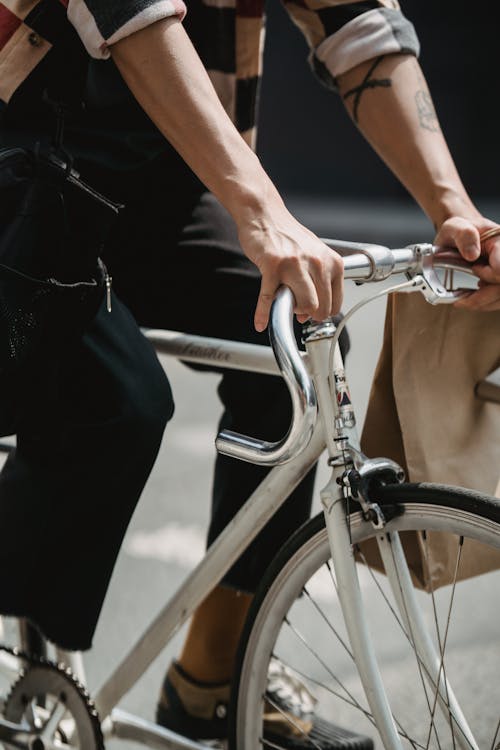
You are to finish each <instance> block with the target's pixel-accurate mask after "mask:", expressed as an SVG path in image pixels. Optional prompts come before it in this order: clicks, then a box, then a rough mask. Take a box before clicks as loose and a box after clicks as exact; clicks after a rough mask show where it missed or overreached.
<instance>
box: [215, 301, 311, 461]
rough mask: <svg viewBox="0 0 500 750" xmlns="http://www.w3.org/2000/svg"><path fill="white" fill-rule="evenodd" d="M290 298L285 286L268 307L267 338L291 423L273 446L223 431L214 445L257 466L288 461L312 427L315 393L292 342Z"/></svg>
mask: <svg viewBox="0 0 500 750" xmlns="http://www.w3.org/2000/svg"><path fill="white" fill-rule="evenodd" d="M293 307H294V299H293V295H292V293H291V291H290V290H289V289H288V288H287V287H281V289H280V290H279V291H278V294H277V295H276V299H275V300H274V302H273V306H272V308H271V316H270V321H269V338H270V340H271V346H272V349H273V352H274V356H275V357H276V361H277V363H278V367H279V368H280V371H281V374H282V375H283V378H284V380H285V382H286V384H287V386H288V390H289V391H290V396H291V399H292V423H291V425H290V429H289V430H288V434H287V435H286V436H285V437H284V438H283V439H282V440H279V441H277V442H275V443H270V442H268V441H266V440H257V439H255V438H251V437H246V436H245V435H240V434H239V433H238V432H232V431H231V430H223V431H222V432H220V433H219V435H218V437H217V440H216V441H215V445H216V448H217V450H218V451H219V453H224V454H225V455H226V456H233V457H234V458H240V459H242V460H243V461H250V462H252V463H256V464H259V465H261V466H275V465H277V464H283V463H286V462H287V461H290V460H291V459H292V458H294V456H296V455H297V454H298V453H300V451H302V450H303V449H304V448H305V447H307V445H308V443H309V440H310V439H311V435H312V433H313V430H314V425H315V424H316V415H317V402H316V393H315V390H314V386H313V384H312V381H311V378H310V377H309V373H308V372H307V370H306V368H305V366H304V362H303V361H302V357H301V356H300V352H299V350H298V347H297V342H296V341H295V335H294V331H293Z"/></svg>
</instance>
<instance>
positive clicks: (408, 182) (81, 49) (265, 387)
mask: <svg viewBox="0 0 500 750" xmlns="http://www.w3.org/2000/svg"><path fill="white" fill-rule="evenodd" d="M42 3H45V4H47V3H50V0H41V3H39V4H37V5H35V6H33V5H32V4H26V3H24V2H21V0H8V2H6V1H5V0H4V1H3V2H2V3H0V30H1V34H0V40H1V41H0V45H2V49H1V50H0V99H2V100H3V102H4V107H3V111H2V119H1V126H0V133H1V144H2V145H5V146H8V145H12V144H15V145H20V144H24V143H26V144H32V143H33V142H34V141H39V142H40V141H41V142H49V141H50V138H51V134H52V131H53V116H52V111H51V107H50V99H54V98H57V92H58V90H60V89H61V88H64V86H63V83H64V81H68V80H70V81H71V87H72V92H73V94H74V100H75V101H74V102H73V103H72V105H73V106H72V107H71V108H69V111H68V113H67V117H66V128H65V130H66V133H65V145H66V147H67V149H68V150H69V151H70V152H71V153H72V155H73V156H74V159H75V165H76V166H77V167H78V170H79V171H80V172H81V174H82V175H83V176H84V177H85V179H86V180H87V181H88V182H90V183H91V184H92V185H94V186H95V187H97V188H98V189H100V190H101V191H102V192H103V193H105V194H107V195H109V196H110V197H112V198H114V199H115V200H117V201H120V202H122V203H123V204H124V205H125V208H124V210H123V211H122V212H121V215H120V217H119V220H118V223H117V225H116V227H115V228H114V231H113V233H112V235H111V236H110V238H109V242H108V244H107V247H106V260H107V263H108V266H109V268H110V271H111V273H112V275H113V279H114V288H115V290H116V294H115V295H113V303H112V312H111V313H108V312H107V311H106V310H105V309H104V308H103V309H101V310H100V311H99V313H98V315H97V316H96V319H95V320H94V321H93V323H92V325H91V326H90V328H89V330H88V331H87V332H86V334H85V336H84V337H83V338H82V339H81V340H80V341H78V342H75V343H74V344H73V345H72V346H71V347H70V348H68V351H67V353H66V356H65V361H64V363H63V366H62V370H61V373H60V378H59V382H58V384H57V393H55V394H54V396H53V398H52V399H50V400H45V401H44V402H42V403H40V402H39V401H37V400H36V398H35V395H36V394H33V399H32V404H30V410H29V417H28V418H27V419H26V422H25V423H24V424H23V425H22V429H20V430H19V432H18V436H17V446H16V449H15V451H14V452H13V453H12V454H11V455H10V456H9V459H8V461H7V464H6V466H5V468H4V470H3V472H2V475H1V476H0V493H1V503H0V525H1V528H3V529H8V530H9V534H8V535H7V538H6V539H5V540H3V543H2V545H1V546H0V576H1V578H0V592H1V594H0V610H1V611H2V612H4V613H7V614H14V615H22V616H27V617H29V618H30V619H32V620H33V621H34V622H36V623H37V624H38V625H39V627H40V628H41V630H42V631H43V633H44V634H45V635H46V636H47V637H48V638H49V639H50V640H52V641H54V642H56V643H58V644H60V645H61V646H62V647H64V648H67V649H77V650H82V649H86V648H89V647H90V646H91V642H92V636H93V633H94V629H95V626H96V622H97V618H98V615H99V611H100V608H101V605H102V601H103V598H104V596H105V593H106V588H107V585H108V582H109V578H110V575H111V572H112V569H113V565H114V562H115V559H116V555H117V553H118V550H119V547H120V544H121V541H122V538H123V534H124V532H125V529H126V527H127V524H128V521H129V519H130V516H131V514H132V512H133V509H134V507H135V504H136V502H137V500H138V498H139V495H140V493H141V490H142V487H143V485H144V483H145V481H146V479H147V476H148V474H149V471H150V469H151V466H152V464H153V462H154V459H155V456H156V452H157V449H158V446H159V443H160V440H161V437H162V434H163V430H164V427H165V424H166V423H167V421H168V420H169V419H170V417H171V416H172V411H173V401H172V396H171V394H170V390H169V386H168V382H167V381H166V379H165V377H164V374H163V372H162V371H161V369H160V367H159V365H158V363H157V361H156V359H155V357H154V354H153V352H152V351H151V349H150V347H149V345H148V344H147V342H146V341H145V340H144V338H143V337H142V336H141V335H140V332H139V329H138V327H137V323H138V324H139V325H145V326H148V325H150V326H155V327H167V328H173V329H175V328H177V329H180V330H184V331H187V332H193V333H199V334H207V335H212V336H214V335H215V336H219V337H224V338H235V339H238V340H245V341H251V342H259V343H260V342H263V341H264V340H265V334H264V330H265V328H266V325H267V321H268V316H269V309H270V305H271V302H272V299H273V296H274V293H275V292H276V290H277V288H278V287H279V286H280V285H281V284H287V285H288V286H290V287H291V289H292V291H293V293H294V297H295V314H296V318H297V321H298V322H299V323H300V322H304V321H305V320H307V319H308V318H309V317H312V318H314V319H322V318H325V317H327V316H329V315H334V314H337V313H338V312H339V310H340V305H341V301H342V273H341V260H340V258H339V257H338V256H337V255H336V254H335V253H333V252H331V251H330V250H329V249H328V248H326V246H324V245H323V243H321V241H320V240H318V239H317V238H316V237H315V236H314V235H313V234H312V233H311V232H309V231H308V230H307V229H306V228H305V227H303V226H301V225H300V224H299V223H298V222H297V221H296V220H295V219H294V218H293V217H292V216H291V214H290V213H289V212H288V210H287V209H286V206H285V205H284V203H283V201H282V199H281V197H280V196H279V194H278V192H277V190H276V188H275V187H274V185H273V184H272V183H271V181H270V179H269V178H268V176H267V175H266V174H265V172H264V170H263V169H262V167H261V165H260V163H259V160H258V158H257V156H256V155H255V153H254V152H253V151H252V149H251V148H250V146H251V145H252V144H253V143H254V140H255V117H256V114H255V112H256V109H255V104H256V97H257V91H258V83H259V77H260V52H261V45H262V33H261V32H262V19H263V6H262V4H261V3H260V2H258V1H257V0H236V2H235V3H234V2H231V0H228V2H227V4H226V3H225V2H224V1H222V2H217V3H213V2H207V1H205V2H204V1H203V0H193V3H192V5H191V7H190V8H189V13H188V14H187V16H186V17H185V19H184V12H185V8H184V5H183V3H182V0H162V2H157V1H155V0H143V2H141V4H137V3H135V2H133V0H124V1H123V2H120V3H119V4H118V3H115V2H113V0H88V2H86V3H84V2H83V1H82V0H70V2H69V5H68V9H67V17H68V19H69V21H70V22H71V24H69V23H66V21H65V19H64V22H61V23H59V24H54V26H53V27H47V24H44V25H41V26H38V25H37V18H38V14H37V9H38V8H39V6H40V5H41V4H42ZM286 7H287V9H288V10H289V11H290V13H291V15H292V17H293V18H294V20H295V22H296V23H297V24H298V25H299V26H300V27H301V29H302V30H303V31H304V32H305V34H306V36H307V39H308V41H309V43H310V45H311V48H312V50H313V54H312V62H313V66H314V68H315V70H316V72H317V74H318V76H319V77H320V78H321V79H322V80H323V81H326V82H327V83H328V84H329V85H330V86H332V87H333V88H335V89H336V90H338V91H339V92H340V95H341V96H342V97H343V98H344V100H345V103H346V106H347V108H348V110H349V112H350V113H351V115H352V117H353V119H354V121H355V123H356V124H357V126H358V127H359V128H360V129H361V130H362V132H363V133H364V135H365V136H366V137H367V138H368V140H369V141H370V142H371V143H372V145H373V147H374V148H375V150H376V151H377V152H378V153H379V154H380V155H381V156H382V158H383V159H384V161H385V162H386V163H387V164H388V165H389V166H390V167H391V169H392V170H393V171H394V173H395V174H396V175H397V176H398V178H399V179H400V180H401V182H402V183H403V184H404V185H405V186H406V187H407V189H408V190H409V191H410V192H411V194H412V195H413V196H414V198H415V199H416V200H417V202H418V203H419V204H420V206H421V207H422V208H423V210H424V211H425V212H426V213H427V215H428V216H429V217H430V218H431V220H432V221H433V222H434V225H435V227H436V231H437V240H436V241H438V242H439V243H442V244H450V245H454V246H456V247H458V248H459V249H460V251H461V252H462V254H463V255H464V256H465V257H466V258H468V259H470V260H478V259H479V257H480V255H481V258H482V261H483V262H482V263H481V264H478V266H477V274H478V276H479V277H480V279H481V288H480V289H479V290H478V291H477V292H475V293H474V294H472V295H471V296H470V297H469V298H468V300H467V301H465V302H464V303H462V304H464V305H466V306H467V305H468V306H469V307H474V306H479V307H483V308H484V309H487V308H489V307H495V308H498V306H499V305H500V300H499V297H500V295H499V282H500V244H499V241H498V237H496V236H493V237H491V238H490V239H489V240H488V241H487V242H486V243H483V244H482V245H481V243H480V240H479V236H480V232H483V231H485V230H487V229H490V228H494V227H495V224H494V222H491V221H489V220H488V219H486V218H484V217H482V216H481V214H480V212H479V211H478V210H477V209H476V208H475V207H474V205H473V204H472V202H471V200H470V198H469V197H468V195H467V193H466V191H465V189H464V187H463V185H462V183H461V181H460V178H459V176H458V173H457V171H456V168H455V166H454V163H453V161H452V159H451V156H450V154H449V152H448V149H447V146H446V143H445V141H444V138H443V136H442V133H441V131H440V128H439V125H438V121H437V117H436V114H435V111H434V108H433V106H432V102H431V99H430V95H429V92H428V89H427V86H426V84H425V80H424V78H423V75H422V72H421V70H420V67H419V66H418V63H417V62H416V55H417V53H418V43H417V40H416V36H415V34H414V31H413V29H412V27H411V24H410V23H409V22H408V21H407V20H406V19H405V18H404V16H403V15H402V13H401V11H400V9H399V6H398V5H397V2H395V0H363V1H361V0H358V1H357V2H350V3H339V2H336V0H325V2H324V3H320V4H318V3H316V2H312V0H303V2H300V3H299V2H296V3H295V2H288V3H286ZM56 27H57V28H56ZM56 30H57V34H56ZM56 36H57V38H56ZM109 58H110V59H109ZM207 71H208V72H207ZM214 87H215V90H214ZM47 91H48V93H49V95H48V96H47V95H45V96H44V93H45V94H46V93H47ZM217 94H218V95H219V96H217ZM238 131H239V132H238ZM240 133H241V134H242V135H243V138H242V137H241V135H240ZM241 251H243V254H242V252H241ZM255 300H257V305H256V308H255V314H254V328H253V329H252V326H251V309H252V306H253V304H254V303H255ZM219 395H220V397H221V400H222V402H223V404H224V407H225V412H224V416H223V418H222V424H223V426H225V427H231V428H233V429H235V430H238V431H240V432H246V433H249V434H255V435H259V434H265V435H266V437H267V436H268V437H269V439H275V438H277V437H279V436H281V435H282V434H283V432H284V430H285V429H286V425H287V421H288V416H289V412H288V409H289V405H288V401H287V397H286V393H285V392H284V389H283V387H282V385H281V384H280V383H279V381H277V380H276V379H273V378H266V377H264V376H256V375H252V376H249V375H245V374H242V373H236V372H228V373H226V374H225V375H224V376H223V379H222V381H221V385H220V388H219ZM263 474H264V470H262V469H260V468H257V467H252V466H250V465H246V464H242V463H238V462H235V461H232V460H230V459H227V458H224V457H218V458H217V462H216V468H215V477H214V489H213V513H212V520H211V525H210V529H209V535H208V541H209V542H210V541H212V540H213V539H214V538H215V537H216V536H217V534H218V533H219V532H220V530H221V529H222V528H223V527H224V526H225V524H226V523H227V521H228V520H229V519H230V518H231V517H232V515H233V514H234V512H235V511H236V510H237V509H238V507H239V506H240V505H241V503H242V502H244V500H245V498H246V497H247V496H248V494H249V492H250V491H251V490H252V489H253V487H255V486H256V485H257V484H258V482H259V481H260V479H261V478H262V476H263ZM312 483H313V475H312V474H311V475H310V476H308V477H307V478H306V479H305V480H304V481H303V483H302V485H301V486H300V487H298V488H297V489H296V491H295V492H294V493H293V495H292V496H291V497H290V498H289V500H288V501H287V506H286V508H284V509H283V511H282V512H280V513H279V514H278V515H277V517H276V518H275V519H274V520H273V522H272V523H271V524H270V525H269V527H267V528H266V529H265V531H264V532H263V533H262V535H261V536H260V538H259V539H258V540H256V542H255V543H254V544H253V545H252V547H251V549H250V550H249V551H248V553H246V554H245V555H244V556H243V557H242V558H241V559H240V560H239V561H238V563H236V565H235V566H234V568H233V569H232V570H231V571H230V572H229V574H228V576H227V577H225V579H224V581H223V582H222V583H221V585H220V586H218V587H217V588H216V589H215V590H214V592H212V594H211V595H209V597H208V598H207V600H206V601H205V602H204V603H203V604H202V606H201V607H200V608H199V610H198V611H197V612H196V613H195V615H194V617H193V619H192V622H191V626H190V630H189V633H188V636H187V640H186V642H185V644H184V647H183V650H182V653H181V655H180V658H179V660H178V662H177V663H175V664H173V665H171V666H170V668H169V670H168V674H167V677H166V680H165V684H164V686H163V689H162V692H161V696H160V701H159V708H158V718H159V720H161V721H162V722H163V723H164V724H165V725H167V726H170V727H172V728H182V730H183V731H186V732H188V733H191V735H192V736H196V737H203V738H205V737H209V736H217V737H220V736H221V734H223V732H224V731H225V729H224V722H225V717H224V716H223V714H224V710H222V711H221V710H220V709H221V706H222V708H224V706H225V703H226V701H227V696H228V685H227V683H228V680H229V677H230V675H231V671H232V666H233V661H234V655H235V650H236V644H237V640H238V637H239V633H240V630H241V626H242V622H243V620H244V617H245V613H246V610H247V608H248V605H249V602H250V600H251V592H252V591H253V590H254V589H255V586H256V583H257V582H258V580H259V577H260V576H261V575H262V573H263V571H264V570H265V567H266V565H267V563H268V562H269V561H270V559H271V557H272V554H273V551H274V550H275V549H278V548H279V547H280V545H281V543H282V541H283V540H284V539H285V538H286V537H287V536H288V535H289V534H290V532H291V531H292V530H293V529H294V528H295V527H296V526H297V525H298V524H299V523H300V522H301V521H302V520H304V519H305V518H306V517H307V515H308V512H309V504H310V496H311V489H312ZM27 519H29V523H28V522H27ZM21 528H22V535H23V544H22V545H20V544H19V541H18V536H17V534H16V530H20V529H21ZM73 529H77V530H78V533H77V535H76V536H75V534H74V533H72V530H73ZM4 542H5V543H4ZM90 545H91V549H92V555H91V557H89V554H88V549H89V547H90ZM27 550H29V554H27ZM61 561H64V563H63V564H62V565H61ZM39 568H43V569H46V570H50V571H57V575H55V576H53V577H52V580H51V585H50V587H45V586H42V587H40V586H38V584H37V577H36V576H35V575H34V573H35V571H37V570H38V569H39ZM54 579H55V580H54ZM336 729H337V728H335V727H334V726H333V725H330V724H327V725H326V728H325V725H324V724H319V723H318V722H317V721H316V720H315V721H314V722H311V726H310V727H309V728H308V733H309V739H310V740H312V741H313V742H314V743H315V744H316V745H317V746H319V747H321V748H333V747H339V746H342V745H341V744H339V740H338V739H335V731H336ZM309 739H308V740H306V744H307V742H309ZM344 740H345V737H344V738H343V739H341V741H344ZM302 741H303V738H302V739H301V738H294V742H296V743H298V744H295V745H294V747H300V746H301V742H302ZM346 741H347V742H351V745H352V746H353V747H354V746H357V747H369V746H370V745H369V744H366V738H360V737H357V736H354V738H352V736H350V737H348V739H347V740H346ZM356 743H357V744H356ZM351 745H348V746H351ZM344 746H345V744H344Z"/></svg>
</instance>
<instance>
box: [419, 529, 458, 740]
mask: <svg viewBox="0 0 500 750" xmlns="http://www.w3.org/2000/svg"><path fill="white" fill-rule="evenodd" d="M424 539H425V545H424V546H427V537H426V536H425V537H424ZM463 541H464V539H463V537H460V538H459V543H458V551H457V557H456V560H455V571H454V576H453V584H452V589H451V594H450V602H449V606H448V613H447V618H446V628H445V633H444V640H443V641H442V640H441V631H440V629H439V619H438V616H437V607H436V600H435V596H434V587H433V586H432V576H430V578H431V593H432V607H433V612H434V622H435V625H436V633H437V638H438V645H439V653H440V664H439V671H438V675H437V679H436V687H435V692H434V703H433V707H432V715H433V717H434V715H435V712H436V706H437V700H438V696H439V681H440V679H441V675H443V678H444V684H445V690H446V701H445V703H446V707H447V709H448V716H449V722H450V730H451V739H452V742H453V750H455V749H456V742H455V729H454V726H453V724H454V722H455V718H454V716H453V714H452V711H451V707H450V699H449V694H448V684H447V679H446V671H445V668H444V653H445V649H446V644H447V641H448V632H449V627H450V621H451V611H452V608H453V602H454V600H455V589H456V584H457V575H458V570H459V567H460V561H461V559H462V548H463Z"/></svg>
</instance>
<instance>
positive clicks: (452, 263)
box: [215, 239, 472, 466]
mask: <svg viewBox="0 0 500 750" xmlns="http://www.w3.org/2000/svg"><path fill="white" fill-rule="evenodd" d="M323 242H325V244H326V245H328V247H330V248H332V250H335V251H336V252H338V253H339V255H342V257H343V259H344V278H346V279H353V280H356V281H358V282H361V283H364V282H372V281H382V280H383V279H386V278H388V277H389V276H391V275H393V274H396V273H405V274H406V275H407V277H408V278H413V279H417V280H418V281H419V285H418V289H419V290H420V291H421V292H422V293H423V294H424V296H425V298H426V299H427V301H428V302H430V303H431V304H443V303H450V302H454V301H456V300H457V299H458V298H459V297H460V296H461V294H462V292H460V290H456V291H451V290H448V289H446V288H445V287H444V285H443V284H441V282H440V280H439V278H438V276H437V274H436V271H435V269H436V268H444V269H446V270H447V271H462V272H463V271H465V272H468V273H472V271H471V266H470V264H469V263H467V261H465V260H464V259H463V258H462V257H461V256H460V255H459V253H458V252H457V251H456V250H451V249H447V248H444V249H441V248H436V247H433V246H432V245H428V244H419V245H411V246H409V247H406V248H402V249H396V250H389V248H387V247H383V246H381V245H370V244H366V243H357V242H343V241H337V240H329V239H324V240H323ZM293 307H294V299H293V295H292V293H291V291H290V290H289V289H288V288H286V287H282V288H281V289H280V290H279V291H278V293H277V295H276V299H275V301H274V303H273V306H272V308H271V315H270V321H269V338H270V341H271V347H272V349H273V352H274V356H275V357H276V361H277V363H278V366H279V369H280V371H281V373H282V375H283V378H284V380H285V382H286V384H287V387H288V390H289V391H290V396H291V399H292V422H291V425H290V429H289V430H288V433H287V434H286V435H285V437H284V438H282V439H281V440H279V441H277V442H274V443H273V442H268V441H266V440H258V439H255V438H251V437H247V436H246V435H241V434H239V433H237V432H232V431H231V430H223V431H222V432H220V433H219V435H218V437H217V439H216V442H215V445H216V448H217V450H218V451H219V453H223V454H225V455H226V456H232V457H233V458H239V459H241V460H243V461H249V462H251V463H254V464H258V465H260V466H277V465H278V464H283V463H286V462H287V461H290V460H292V459H293V458H295V456H297V455H298V454H299V453H300V452H301V451H302V450H304V449H305V448H306V447H307V445H308V444H309V441H310V439H311V436H312V433H313V431H314V427H315V424H316V418H317V401H316V393H315V390H314V386H313V383H312V381H311V378H310V376H309V373H308V371H307V369H306V367H305V365H304V362H303V361H302V357H301V354H300V352H299V349H298V347H297V342H296V340H295V335H294V332H293Z"/></svg>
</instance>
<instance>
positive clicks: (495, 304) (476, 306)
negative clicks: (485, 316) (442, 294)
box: [455, 284, 500, 312]
mask: <svg viewBox="0 0 500 750" xmlns="http://www.w3.org/2000/svg"><path fill="white" fill-rule="evenodd" d="M455 307H458V308H460V309H465V310H471V311H472V310H475V311H477V312H492V311H493V310H500V285H498V284H484V285H483V284H482V285H481V286H480V287H479V289H478V290H477V291H476V292H472V294H469V295H468V296H467V297H466V298H462V299H461V300H460V301H459V302H456V303H455Z"/></svg>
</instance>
